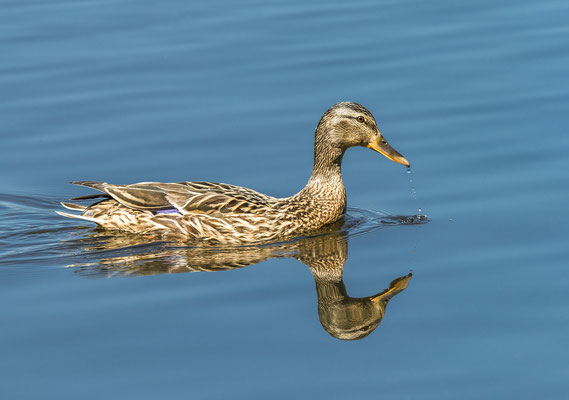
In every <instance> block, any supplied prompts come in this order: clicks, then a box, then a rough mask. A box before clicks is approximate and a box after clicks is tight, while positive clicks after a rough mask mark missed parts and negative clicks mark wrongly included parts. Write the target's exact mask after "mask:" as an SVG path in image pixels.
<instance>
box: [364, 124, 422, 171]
mask: <svg viewBox="0 0 569 400" xmlns="http://www.w3.org/2000/svg"><path fill="white" fill-rule="evenodd" d="M366 147H369V148H370V149H372V150H375V151H377V152H378V153H380V154H383V155H384V156H385V157H387V158H389V159H390V160H391V161H395V162H396V163H399V164H402V165H405V166H406V167H410V166H411V164H410V163H409V161H407V159H406V158H405V157H403V156H402V155H401V154H399V152H398V151H397V150H395V149H394V148H393V147H391V146H390V145H389V143H387V140H385V138H384V137H383V135H382V134H381V133H379V132H378V134H377V136H376V138H375V139H374V140H372V141H371V142H369V143H368V144H367V146H366Z"/></svg>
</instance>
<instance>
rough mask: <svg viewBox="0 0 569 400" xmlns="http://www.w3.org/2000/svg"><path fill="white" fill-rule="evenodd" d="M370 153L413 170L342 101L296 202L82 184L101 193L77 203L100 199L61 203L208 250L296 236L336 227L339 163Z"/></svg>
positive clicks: (183, 188) (103, 222)
mask: <svg viewBox="0 0 569 400" xmlns="http://www.w3.org/2000/svg"><path fill="white" fill-rule="evenodd" d="M353 146H365V147H369V148H370V149H372V150H375V151H377V152H379V153H381V154H383V155H384V156H386V157H387V158H389V159H390V160H393V161H395V162H397V163H399V164H403V165H405V166H407V167H409V161H407V160H406V159H405V157H403V156H402V155H401V154H399V153H398V152H397V151H395V150H394V149H393V148H392V147H391V146H390V145H389V144H388V143H387V141H386V140H385V138H384V137H383V135H382V134H381V133H380V132H379V130H378V128H377V123H376V122H375V119H374V118H373V115H372V114H371V113H370V112H369V111H368V110H367V109H366V108H365V107H363V106H361V105H359V104H356V103H351V102H342V103H338V104H336V105H334V106H332V107H331V108H330V109H328V111H326V112H325V113H324V115H323V116H322V118H321V119H320V122H319V123H318V126H317V127H316V134H315V139H314V167H313V169H312V176H311V177H310V179H309V180H308V183H307V184H306V186H305V187H304V188H303V189H302V190H301V191H300V192H298V193H297V194H295V195H293V196H291V197H285V198H275V197H271V196H267V195H265V194H261V193H258V192H256V191H254V190H251V189H247V188H243V187H239V186H234V185H228V184H225V183H213V182H180V183H159V182H142V183H135V184H132V185H111V184H109V183H105V182H88V181H78V182H71V183H72V184H74V185H80V186H87V187H90V188H93V189H96V190H99V191H101V192H103V193H104V194H100V195H92V196H83V197H76V198H74V199H72V200H87V199H94V198H98V197H102V198H103V199H102V200H101V201H99V202H97V203H94V204H91V205H90V206H82V205H78V204H71V203H61V204H62V205H63V206H64V207H65V208H68V209H71V210H78V211H82V213H81V215H74V214H68V213H63V212H58V213H59V214H60V215H63V216H65V217H71V218H81V219H85V220H88V221H92V222H95V223H97V224H99V225H100V226H102V227H104V228H107V229H118V230H123V231H129V232H134V233H145V234H162V235H165V236H167V237H173V238H178V239H184V240H195V241H200V242H203V243H212V244H215V243H236V244H238V243H247V242H257V241H267V240H274V239H276V238H286V237H294V236H299V235H303V234H306V233H308V232H310V231H313V230H316V229H318V228H320V227H322V226H324V225H327V224H331V223H333V222H335V221H337V220H338V219H340V218H341V216H342V214H343V213H344V211H345V209H346V190H345V188H344V183H343V182H342V174H341V164H342V157H343V156H344V152H345V151H346V149H348V148H349V147H353Z"/></svg>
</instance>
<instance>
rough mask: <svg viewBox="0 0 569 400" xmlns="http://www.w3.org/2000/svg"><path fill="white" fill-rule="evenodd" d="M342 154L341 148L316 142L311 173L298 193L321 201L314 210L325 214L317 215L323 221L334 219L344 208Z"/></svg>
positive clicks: (327, 221) (332, 220)
mask: <svg viewBox="0 0 569 400" xmlns="http://www.w3.org/2000/svg"><path fill="white" fill-rule="evenodd" d="M343 155H344V151H343V150H341V149H338V148H336V147H332V146H326V144H322V143H320V144H319V143H318V142H317V144H316V145H315V148H314V167H313V169H312V175H311V176H310V179H309V180H308V183H307V184H306V186H305V187H304V189H303V190H302V191H301V192H300V193H299V195H300V196H301V197H303V196H309V197H310V198H312V199H313V200H314V201H316V202H321V203H322V204H320V206H319V207H316V208H315V210H318V213H319V214H326V215H319V216H318V218H323V217H325V219H326V221H325V223H330V222H334V221H336V220H337V219H338V218H339V217H340V216H341V215H342V214H343V212H344V210H345V208H346V189H345V187H344V182H343V181H342V168H341V167H342V157H343ZM328 214H329V215H328Z"/></svg>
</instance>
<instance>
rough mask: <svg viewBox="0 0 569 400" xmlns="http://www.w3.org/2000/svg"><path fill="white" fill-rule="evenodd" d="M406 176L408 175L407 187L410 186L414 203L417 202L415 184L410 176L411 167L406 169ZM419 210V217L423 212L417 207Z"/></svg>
mask: <svg viewBox="0 0 569 400" xmlns="http://www.w3.org/2000/svg"><path fill="white" fill-rule="evenodd" d="M407 174H409V185H410V186H411V193H412V194H413V200H415V202H416V201H417V191H416V190H415V184H414V183H413V177H412V176H411V167H407ZM418 209H419V214H418V215H419V216H420V215H421V213H422V212H423V210H422V209H421V207H418Z"/></svg>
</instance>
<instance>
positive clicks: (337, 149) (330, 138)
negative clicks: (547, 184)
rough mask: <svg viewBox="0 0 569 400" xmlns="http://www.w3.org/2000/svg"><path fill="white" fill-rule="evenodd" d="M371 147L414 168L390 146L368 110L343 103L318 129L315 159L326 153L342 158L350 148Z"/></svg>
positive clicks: (325, 116)
mask: <svg viewBox="0 0 569 400" xmlns="http://www.w3.org/2000/svg"><path fill="white" fill-rule="evenodd" d="M354 146H363V147H368V148H370V149H372V150H374V151H377V152H378V153H380V154H383V155H384V156H385V157H387V158H389V159H390V160H392V161H395V162H396V163H399V164H402V165H405V166H406V167H409V166H410V163H409V161H407V159H406V158H405V157H403V156H402V155H401V154H400V153H399V152H398V151H397V150H395V149H394V148H393V147H391V146H390V145H389V143H387V140H386V139H385V137H384V136H383V135H382V134H381V132H380V131H379V129H378V127H377V122H376V121H375V118H374V117H373V115H372V114H371V112H369V110H368V109H367V108H365V107H364V106H362V105H360V104H357V103H352V102H341V103H338V104H335V105H333V106H332V107H330V108H329V109H328V110H327V111H326V112H325V113H324V115H323V116H322V118H321V119H320V122H319V123H318V127H317V128H316V137H315V153H316V154H315V155H316V156H318V153H319V152H320V153H322V152H329V153H330V152H331V153H338V154H339V156H340V159H341V155H343V154H344V151H346V149H348V148H349V147H354Z"/></svg>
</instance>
